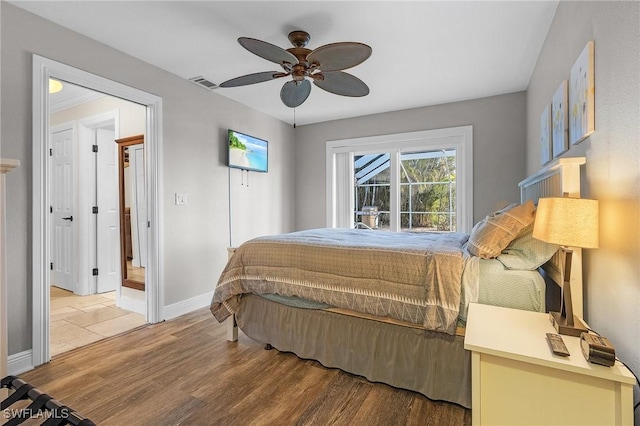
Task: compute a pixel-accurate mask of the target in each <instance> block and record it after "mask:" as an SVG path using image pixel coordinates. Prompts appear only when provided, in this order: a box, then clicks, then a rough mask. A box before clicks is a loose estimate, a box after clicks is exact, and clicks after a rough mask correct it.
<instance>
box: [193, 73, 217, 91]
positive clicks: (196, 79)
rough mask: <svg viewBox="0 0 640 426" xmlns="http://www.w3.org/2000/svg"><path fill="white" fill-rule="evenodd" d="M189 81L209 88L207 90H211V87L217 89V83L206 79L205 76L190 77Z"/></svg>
mask: <svg viewBox="0 0 640 426" xmlns="http://www.w3.org/2000/svg"><path fill="white" fill-rule="evenodd" d="M189 81H193V82H194V83H196V84H197V85H199V86H202V87H204V88H205V89H209V90H213V89H217V88H218V85H217V84H215V83H214V82H213V81H209V80H207V79H206V78H204V77H202V76H200V77H193V78H190V79H189Z"/></svg>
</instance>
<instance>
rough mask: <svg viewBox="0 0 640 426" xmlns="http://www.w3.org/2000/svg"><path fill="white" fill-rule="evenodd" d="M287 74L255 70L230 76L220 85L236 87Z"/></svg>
mask: <svg viewBox="0 0 640 426" xmlns="http://www.w3.org/2000/svg"><path fill="white" fill-rule="evenodd" d="M286 75H288V74H285V73H281V72H278V71H264V72H257V73H255V74H247V75H243V76H240V77H236V78H232V79H231V80H227V81H225V82H224V83H220V87H238V86H246V85H248V84H256V83H262V82H263V81H269V80H273V79H275V78H279V77H284V76H286Z"/></svg>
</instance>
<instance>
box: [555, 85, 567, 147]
mask: <svg viewBox="0 0 640 426" xmlns="http://www.w3.org/2000/svg"><path fill="white" fill-rule="evenodd" d="M551 128H552V131H551V141H552V142H551V143H552V146H553V157H554V158H555V157H558V156H560V154H562V153H563V152H566V151H567V150H569V108H568V105H567V80H564V81H563V82H562V83H561V84H560V87H558V90H556V93H554V95H553V100H552V101H551Z"/></svg>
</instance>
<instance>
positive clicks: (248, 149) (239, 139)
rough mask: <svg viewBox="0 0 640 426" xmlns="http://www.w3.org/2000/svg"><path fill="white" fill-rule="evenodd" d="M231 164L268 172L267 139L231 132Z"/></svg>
mask: <svg viewBox="0 0 640 426" xmlns="http://www.w3.org/2000/svg"><path fill="white" fill-rule="evenodd" d="M229 166H231V167H239V168H241V169H248V170H256V171H261V172H266V171H267V141H264V140H262V139H258V138H254V137H252V136H249V135H245V134H242V133H238V132H233V131H232V132H229Z"/></svg>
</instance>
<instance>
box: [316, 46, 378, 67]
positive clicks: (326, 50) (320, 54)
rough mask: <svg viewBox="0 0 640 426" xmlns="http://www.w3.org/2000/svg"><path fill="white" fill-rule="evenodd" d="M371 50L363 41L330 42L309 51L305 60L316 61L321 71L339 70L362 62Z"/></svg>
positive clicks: (369, 54)
mask: <svg viewBox="0 0 640 426" xmlns="http://www.w3.org/2000/svg"><path fill="white" fill-rule="evenodd" d="M371 52H372V50H371V47H369V46H367V45H366V44H363V43H355V42H343V43H331V44H325V45H324V46H320V47H318V48H317V49H315V50H314V51H312V52H311V53H309V55H307V60H308V61H309V63H310V64H313V63H318V64H319V66H318V68H319V69H320V70H322V71H340V70H345V69H347V68H351V67H355V66H356V65H358V64H361V63H363V62H364V61H366V60H367V59H368V58H369V56H371Z"/></svg>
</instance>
